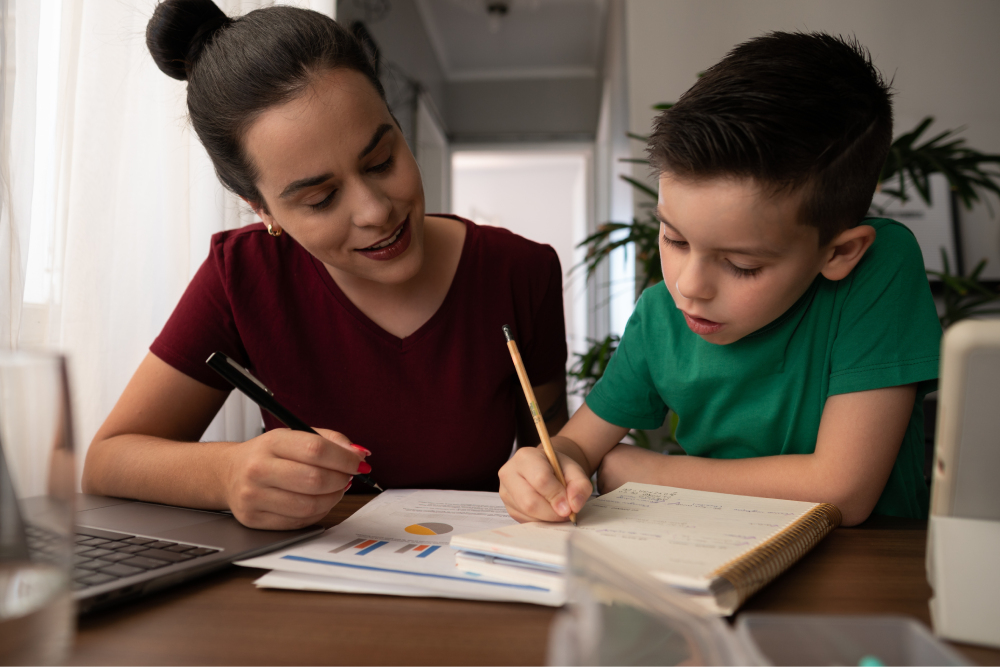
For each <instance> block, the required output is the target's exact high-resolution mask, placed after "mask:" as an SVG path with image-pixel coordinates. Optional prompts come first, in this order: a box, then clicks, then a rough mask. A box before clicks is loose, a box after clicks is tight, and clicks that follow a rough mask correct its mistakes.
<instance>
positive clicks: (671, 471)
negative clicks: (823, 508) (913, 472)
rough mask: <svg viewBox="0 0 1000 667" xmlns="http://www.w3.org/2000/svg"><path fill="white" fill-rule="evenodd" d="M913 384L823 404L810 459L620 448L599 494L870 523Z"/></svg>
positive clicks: (606, 464)
mask: <svg viewBox="0 0 1000 667" xmlns="http://www.w3.org/2000/svg"><path fill="white" fill-rule="evenodd" d="M916 391H917V388H916V385H912V384H911V385H904V386H900V387H887V388H885V389H874V390H871V391H860V392H854V393H849V394H839V395H837V396H831V397H830V398H828V399H827V401H826V405H825V406H824V408H823V416H822V418H821V419H820V425H819V433H818V436H817V439H816V450H815V452H814V453H812V454H783V455H779V456H764V457H760V458H748V459H708V458H702V457H697V456H662V455H660V454H655V453H652V452H649V451H646V450H643V449H639V448H637V447H631V446H628V445H619V446H618V447H616V448H615V449H614V450H613V451H611V452H610V453H609V454H608V455H607V456H606V457H605V458H604V461H603V463H602V465H601V470H600V472H599V473H598V486H599V487H600V489H601V491H602V492H607V491H610V490H613V489H616V488H618V487H619V486H621V485H622V484H624V483H625V482H629V481H632V482H645V483H648V484H662V485H665V486H676V487H681V488H685V489H699V490H703V491H719V492H722V493H735V494H740V495H747V496H763V497H767V498H785V499H788V500H805V501H809V502H826V503H832V504H833V505H836V506H837V507H838V508H839V509H840V511H841V513H842V514H843V522H844V525H845V526H853V525H856V524H858V523H861V522H862V521H864V520H865V519H867V518H868V515H869V514H871V511H872V509H873V508H874V507H875V503H876V502H878V499H879V496H881V495H882V490H883V489H884V488H885V484H886V481H888V479H889V473H890V472H891V471H892V466H893V464H894V463H895V461H896V456H897V454H898V453H899V447H900V445H901V444H902V442H903V436H904V434H905V433H906V427H907V425H908V423H909V421H910V414H911V413H912V411H913V403H914V400H915V398H916Z"/></svg>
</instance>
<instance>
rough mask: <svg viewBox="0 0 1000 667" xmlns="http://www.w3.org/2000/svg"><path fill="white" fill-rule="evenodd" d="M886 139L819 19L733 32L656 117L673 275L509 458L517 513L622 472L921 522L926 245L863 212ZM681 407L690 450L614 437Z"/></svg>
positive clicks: (878, 115)
mask: <svg viewBox="0 0 1000 667" xmlns="http://www.w3.org/2000/svg"><path fill="white" fill-rule="evenodd" d="M891 140H892V105H891V102H890V92H889V89H888V86H887V85H886V84H885V83H884V82H883V80H882V78H881V76H880V75H879V73H878V71H877V70H876V69H875V67H874V66H873V65H872V63H871V60H870V56H869V55H868V53H867V51H866V50H865V49H864V48H863V47H861V46H860V45H858V44H857V43H856V42H854V41H846V40H844V39H838V38H835V37H831V36H829V35H824V34H801V33H798V34H790V33H772V34H769V35H765V36H763V37H759V38H756V39H752V40H750V41H748V42H746V43H744V44H741V45H739V46H737V47H736V48H735V49H734V50H733V51H732V52H730V53H729V54H728V55H727V56H726V57H725V58H724V59H723V60H722V61H721V62H720V63H718V64H717V65H715V66H714V67H712V68H711V69H710V70H708V72H706V73H705V75H704V76H703V77H702V78H701V79H700V80H699V81H698V82H697V83H696V84H695V85H694V86H693V87H692V88H691V89H690V90H688V91H687V93H685V94H684V95H683V96H682V97H681V99H680V101H679V102H678V103H677V104H676V105H675V106H674V107H673V108H671V109H669V110H668V111H665V112H664V113H662V114H661V115H660V116H659V117H658V118H657V119H656V121H655V124H654V132H653V135H652V138H651V139H650V142H649V147H648V152H649V156H650V163H651V164H652V165H653V166H654V167H655V168H656V169H657V170H658V171H659V181H660V182H659V186H660V188H659V201H658V203H657V209H656V211H657V217H658V218H659V220H660V223H661V224H660V235H661V239H660V256H661V262H662V266H663V278H664V281H663V283H661V284H658V285H656V286H654V287H651V288H649V289H647V290H646V291H645V292H644V293H643V295H642V297H641V298H640V299H639V302H638V303H637V304H636V307H635V312H634V313H633V314H632V317H631V318H630V319H629V322H628V325H627V327H626V329H625V333H624V335H623V337H622V340H621V344H620V345H619V347H618V351H617V352H616V354H615V356H614V357H613V358H612V360H611V363H610V364H609V365H608V368H607V370H606V372H605V374H604V377H603V378H602V379H601V380H600V382H598V383H597V385H596V386H595V387H594V389H593V391H592V392H591V393H590V395H589V396H588V397H587V401H586V405H584V406H583V407H582V408H581V409H580V410H579V411H578V412H577V413H576V414H575V415H574V416H573V418H572V419H571V420H570V421H569V423H568V424H567V425H566V426H565V428H563V429H562V430H561V431H560V432H559V435H558V436H556V437H554V438H552V444H553V446H554V447H555V449H556V451H557V452H558V455H559V457H560V459H561V462H562V466H563V470H564V472H565V474H566V481H567V485H568V486H567V487H566V488H563V487H562V485H560V484H559V482H558V481H557V480H556V479H555V477H554V476H553V473H552V471H551V469H550V467H549V465H548V463H547V461H546V459H545V457H544V455H543V453H542V452H541V451H539V450H537V449H528V448H525V449H521V450H519V451H518V452H517V454H516V455H515V456H514V457H513V458H512V459H511V460H510V461H509V462H508V463H507V464H506V465H505V466H504V467H503V468H502V469H501V470H500V494H501V497H502V498H503V500H504V502H505V503H506V505H507V509H508V511H509V512H510V514H511V516H512V517H514V518H515V519H517V520H519V521H529V520H534V521H564V520H566V518H567V517H568V516H569V514H570V512H571V511H574V512H575V511H579V510H580V508H581V507H583V504H584V502H586V500H587V498H588V497H589V496H590V493H591V483H590V477H591V474H592V473H593V472H594V471H595V470H596V471H598V478H597V481H598V486H599V488H600V489H601V491H603V492H607V491H609V490H612V489H614V488H616V487H618V486H620V485H621V484H623V483H625V482H627V481H636V482H644V483H649V484H662V485H667V486H677V487H684V488H690V489H701V490H707V491H719V492H724V493H735V494H743V495H753V496H765V497H771V498H787V499H793V500H806V501H812V502H828V503H833V504H834V505H836V506H837V507H838V508H840V510H841V512H842V513H843V522H844V524H845V525H854V524H857V523H860V522H861V521H864V520H865V519H866V518H867V517H868V516H869V514H871V513H872V512H874V513H877V514H885V515H892V516H903V517H925V516H926V514H927V502H928V490H927V486H926V484H925V482H924V478H923V452H924V435H923V414H922V409H921V401H922V400H923V397H924V395H925V394H926V393H927V392H928V391H931V390H932V389H933V388H934V386H935V384H936V380H935V378H937V372H938V347H939V341H940V336H941V329H940V325H939V324H938V320H937V315H936V312H935V307H934V303H933V300H932V298H931V294H930V290H929V287H928V283H927V277H926V275H925V273H924V265H923V260H922V258H921V254H920V249H919V247H918V245H917V242H916V239H914V237H913V235H912V234H911V233H910V231H909V230H907V229H906V228H905V227H903V226H902V225H900V224H898V223H896V222H893V221H890V220H871V219H867V220H866V219H865V214H866V212H867V210H868V207H869V205H870V204H871V199H872V194H873V193H874V191H875V187H876V184H877V182H878V177H879V172H880V170H881V167H882V164H883V163H884V162H885V159H886V155H887V153H888V149H889V145H890V143H891ZM667 406H669V407H670V409H671V410H673V411H674V412H675V413H676V414H677V415H678V417H679V420H680V421H679V423H678V427H677V432H676V434H677V440H678V442H679V443H680V444H681V446H682V447H683V448H684V449H685V451H686V452H687V453H688V454H689V456H663V455H660V454H655V453H652V452H649V451H647V450H643V449H640V448H638V447H631V446H627V445H619V444H618V443H619V441H620V440H621V439H622V437H623V436H624V435H625V434H626V433H627V432H628V430H629V429H631V428H640V429H652V428H656V427H658V426H660V425H661V424H662V423H663V419H664V416H665V414H666V410H667Z"/></svg>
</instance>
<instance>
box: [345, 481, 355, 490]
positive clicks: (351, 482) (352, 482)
mask: <svg viewBox="0 0 1000 667" xmlns="http://www.w3.org/2000/svg"><path fill="white" fill-rule="evenodd" d="M351 484H354V481H353V480H352V481H350V482H348V483H347V486H345V487H344V493H347V490H348V489H349V488H351Z"/></svg>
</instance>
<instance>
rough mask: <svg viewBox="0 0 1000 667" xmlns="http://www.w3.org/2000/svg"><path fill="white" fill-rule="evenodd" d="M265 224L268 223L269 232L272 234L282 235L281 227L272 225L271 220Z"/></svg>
mask: <svg viewBox="0 0 1000 667" xmlns="http://www.w3.org/2000/svg"><path fill="white" fill-rule="evenodd" d="M264 224H265V225H267V233H268V234H270V235H271V236H281V227H278V226H277V225H274V226H273V227H272V226H271V223H270V222H265V223H264Z"/></svg>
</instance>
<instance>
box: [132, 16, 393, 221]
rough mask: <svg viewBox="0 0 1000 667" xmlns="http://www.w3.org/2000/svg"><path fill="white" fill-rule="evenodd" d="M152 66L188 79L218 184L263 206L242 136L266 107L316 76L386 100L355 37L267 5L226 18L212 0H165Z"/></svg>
mask: <svg viewBox="0 0 1000 667" xmlns="http://www.w3.org/2000/svg"><path fill="white" fill-rule="evenodd" d="M146 45H147V46H148V47H149V52H150V53H151V54H152V55H153V60H155V61H156V65H157V67H159V68H160V70H162V71H163V72H164V73H165V74H167V75H168V76H171V77H173V78H175V79H180V80H182V81H184V80H186V81H187V82H188V90H187V105H188V111H189V112H190V114H191V123H192V124H193V125H194V129H195V132H197V133H198V138H199V139H201V143H202V144H204V146H205V149H206V150H207V151H208V155H209V157H211V159H212V163H213V164H214V165H215V172H216V173H217V174H218V175H219V180H221V181H222V184H223V185H225V186H226V187H227V188H229V189H230V190H232V191H233V192H235V193H236V194H237V195H239V196H241V197H244V198H245V199H247V200H248V201H250V202H251V203H253V204H255V205H260V206H265V202H264V199H263V197H262V196H261V194H260V191H259V190H258V189H257V186H256V181H257V176H258V174H257V171H256V167H255V165H254V164H253V163H252V162H251V160H250V159H249V157H248V155H247V152H246V150H245V149H244V147H243V138H244V136H245V135H246V132H247V131H248V130H249V128H250V125H251V124H252V123H253V121H254V120H256V118H257V117H258V116H259V115H260V114H261V113H262V112H264V111H265V110H266V109H268V108H270V107H272V106H275V105H279V104H283V103H284V102H287V101H288V100H291V99H293V98H295V97H296V96H298V95H299V94H300V93H301V92H302V91H303V90H304V89H305V88H306V87H307V86H308V85H309V84H310V82H311V81H312V80H313V78H314V77H315V76H316V75H317V74H318V73H320V72H323V71H326V70H331V69H337V68H342V69H351V70H354V71H356V72H360V73H361V74H363V75H364V76H365V77H366V78H367V79H368V81H370V82H371V84H372V86H374V87H375V90H376V91H377V92H378V94H379V97H381V98H382V100H383V101H385V91H384V90H383V88H382V84H381V83H380V82H379V80H378V76H377V75H376V73H375V68H374V66H373V63H372V62H371V61H370V60H369V58H368V55H367V54H366V52H365V50H364V48H362V46H361V45H360V44H359V43H358V41H357V40H356V39H355V38H354V36H353V35H352V34H351V33H350V32H348V31H347V30H345V29H344V28H342V27H341V26H340V25H338V24H337V22H336V21H334V20H333V19H331V18H330V17H328V16H324V15H323V14H320V13H319V12H314V11H310V10H307V9H298V8H295V7H266V8H263V9H257V10H254V11H252V12H250V13H248V14H246V15H245V16H240V17H236V18H229V17H227V16H226V15H225V14H224V13H223V12H222V10H220V9H219V8H218V7H217V6H216V5H215V3H214V2H212V1H211V0H164V1H163V2H161V3H160V4H159V5H157V7H156V10H155V11H154V12H153V17H152V18H151V19H150V20H149V24H148V25H147V27H146Z"/></svg>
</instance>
